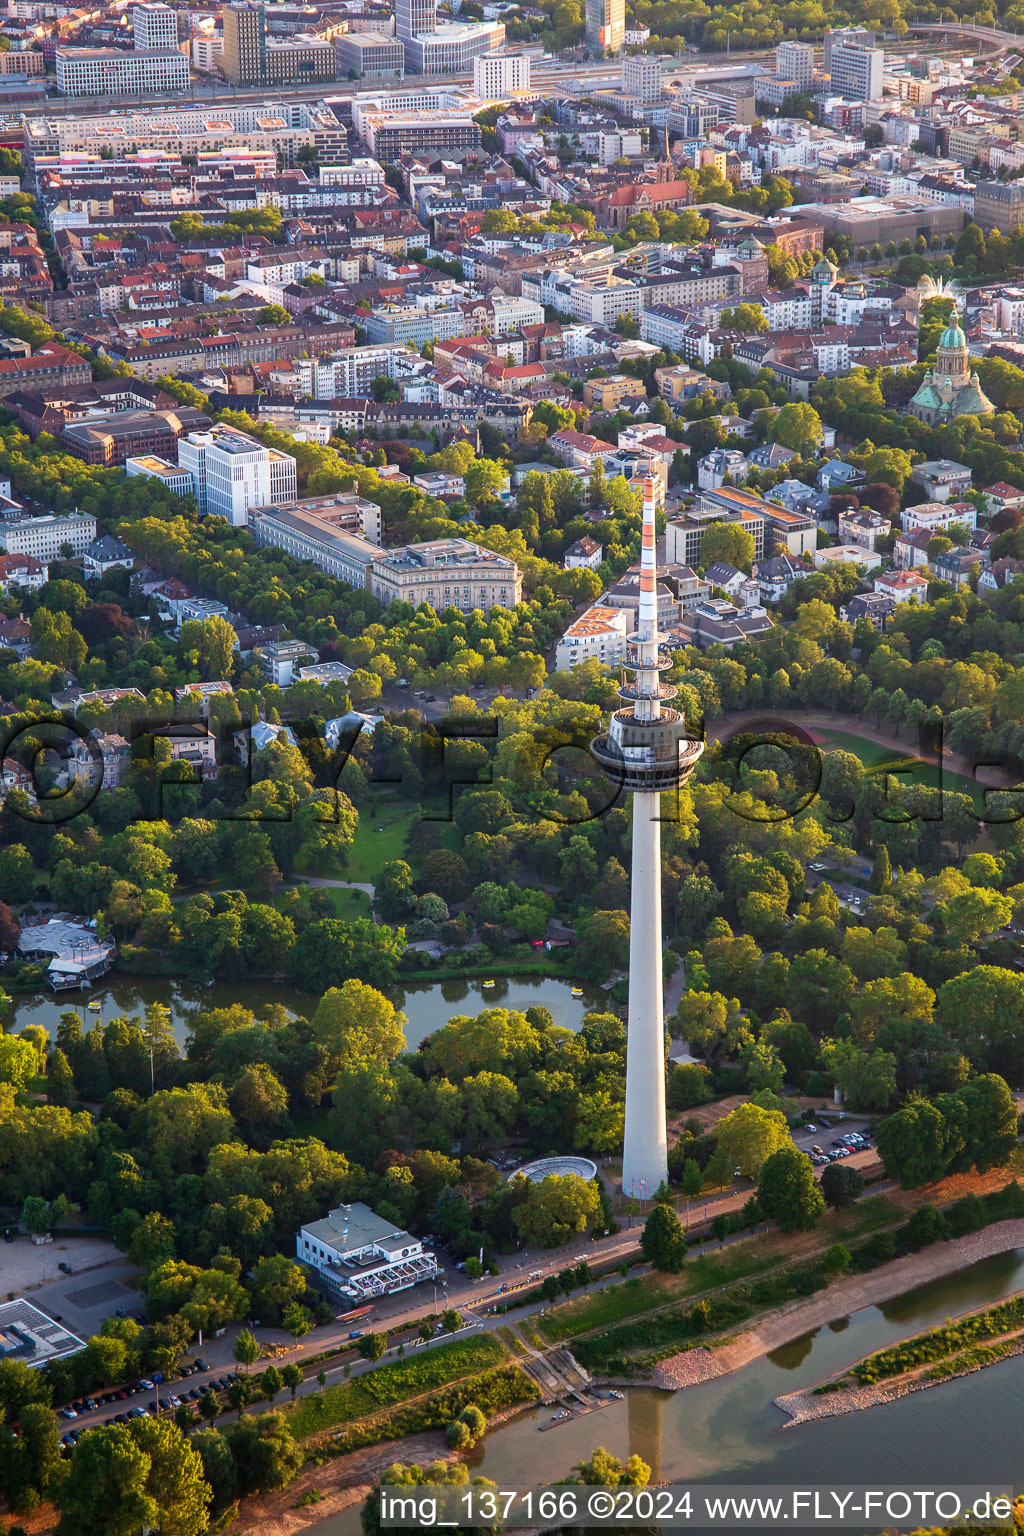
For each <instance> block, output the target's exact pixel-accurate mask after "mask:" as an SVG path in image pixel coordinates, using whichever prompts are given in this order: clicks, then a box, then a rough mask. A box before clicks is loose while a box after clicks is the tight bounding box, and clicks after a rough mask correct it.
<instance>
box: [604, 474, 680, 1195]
mask: <svg viewBox="0 0 1024 1536" xmlns="http://www.w3.org/2000/svg"><path fill="white" fill-rule="evenodd" d="M643 497H644V521H643V541H642V548H641V554H640V606H639V611H638V615H637V627H636V630H635V632H634V633H633V634H631V635H628V636H627V653H626V662H625V667H626V671H627V672H631V673H632V674H633V676H632V680H631V681H630V680H625V679H624V681H623V683H622V686H621V687H620V688H619V698H620V699H621V700H622V702H623V706H624V707H623V708H622V709H617V710H615V712H614V713H613V715H612V717H611V721H610V722H609V726H608V730H607V731H606V732H604V733H603V734H602V735H600V736H596V737H595V738H594V740H593V741H592V743H591V751H592V753H593V755H594V757H595V758H596V759H597V761H598V763H600V765H601V767H602V768H603V769H604V770H605V772H606V773H607V775H608V776H609V778H611V779H612V780H613V781H614V782H615V783H616V784H618V785H620V786H621V787H622V788H624V789H627V790H629V791H630V792H631V794H632V796H633V869H632V880H631V887H630V912H629V918H630V927H629V1023H628V1027H627V1036H626V1133H625V1142H624V1146H623V1156H622V1189H623V1193H624V1194H627V1195H632V1196H635V1197H636V1198H637V1199H638V1200H650V1199H651V1198H652V1197H653V1196H654V1193H655V1191H656V1190H657V1188H658V1186H659V1184H661V1183H662V1182H663V1181H664V1180H665V1179H667V1177H668V1140H667V1136H666V1130H665V999H664V988H663V985H662V946H661V796H662V794H663V792H665V791H667V790H673V789H675V788H676V787H677V786H678V785H680V784H685V783H686V781H687V779H688V778H689V777H690V774H691V773H692V772H693V770H694V768H695V766H696V764H697V759H698V758H699V757H700V755H701V753H702V752H703V751H704V743H703V742H701V741H690V740H688V739H687V736H686V722H685V721H684V719H683V716H682V713H681V712H680V711H679V710H678V709H672V708H670V707H669V705H670V701H671V700H672V699H674V698H675V696H676V692H677V690H676V689H675V688H673V687H671V686H670V685H669V684H667V683H663V682H661V680H660V674H661V673H662V672H664V671H666V670H667V669H668V668H669V667H671V665H672V663H671V662H670V661H667V660H663V659H661V658H660V657H659V654H658V646H659V642H660V641H661V640H662V639H663V638H664V637H663V636H662V635H661V634H660V633H659V631H658V598H657V576H658V573H657V563H656V557H655V547H654V545H655V531H654V481H653V480H651V479H647V480H644V482H643Z"/></svg>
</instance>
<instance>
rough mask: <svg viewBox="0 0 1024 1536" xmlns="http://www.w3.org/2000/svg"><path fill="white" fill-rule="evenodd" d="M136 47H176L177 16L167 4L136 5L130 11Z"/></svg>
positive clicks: (145, 48)
mask: <svg viewBox="0 0 1024 1536" xmlns="http://www.w3.org/2000/svg"><path fill="white" fill-rule="evenodd" d="M132 36H133V38H134V42H135V46H136V48H139V49H142V50H143V51H145V50H147V49H149V48H177V46H178V17H177V13H176V12H175V11H172V10H171V7H170V6H169V5H137V6H136V7H135V9H134V11H133V12H132Z"/></svg>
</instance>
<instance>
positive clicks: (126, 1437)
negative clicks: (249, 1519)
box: [57, 1419, 211, 1536]
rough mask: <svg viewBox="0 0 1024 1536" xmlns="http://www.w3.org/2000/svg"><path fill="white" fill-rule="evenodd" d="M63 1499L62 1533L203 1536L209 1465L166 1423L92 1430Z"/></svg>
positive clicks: (81, 1446)
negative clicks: (205, 1467)
mask: <svg viewBox="0 0 1024 1536" xmlns="http://www.w3.org/2000/svg"><path fill="white" fill-rule="evenodd" d="M57 1497H58V1504H59V1507H60V1524H59V1525H58V1527H57V1529H58V1532H59V1536H139V1533H140V1532H141V1531H142V1530H143V1529H146V1528H149V1529H154V1530H161V1531H165V1532H172V1531H173V1532H174V1533H175V1536H201V1533H202V1532H203V1531H205V1530H206V1529H207V1528H208V1526H209V1516H208V1514H207V1505H208V1503H209V1501H210V1497H211V1491H210V1487H209V1484H208V1483H207V1482H206V1479H205V1477H204V1476H203V1464H202V1461H201V1459H200V1457H199V1455H198V1454H197V1452H196V1451H195V1449H194V1448H193V1446H192V1445H191V1443H190V1442H189V1441H188V1440H186V1439H184V1438H183V1437H182V1435H181V1432H180V1431H179V1430H178V1429H177V1428H176V1426H175V1425H173V1424H170V1423H168V1422H167V1420H165V1419H137V1420H135V1421H133V1422H132V1423H131V1424H112V1425H110V1426H109V1427H107V1428H104V1429H91V1430H88V1431H87V1432H86V1433H85V1434H84V1435H83V1436H82V1438H81V1440H79V1442H78V1444H77V1445H76V1446H75V1454H74V1456H73V1457H72V1458H71V1468H70V1471H69V1473H68V1476H67V1478H66V1479H65V1481H64V1482H63V1483H62V1485H61V1487H60V1489H59V1492H58V1496H57Z"/></svg>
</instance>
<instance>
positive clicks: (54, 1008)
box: [11, 975, 607, 1050]
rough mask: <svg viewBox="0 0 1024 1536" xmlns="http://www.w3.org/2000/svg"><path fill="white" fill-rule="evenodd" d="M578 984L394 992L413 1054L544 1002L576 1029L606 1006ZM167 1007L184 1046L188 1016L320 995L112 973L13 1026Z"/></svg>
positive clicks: (509, 980)
mask: <svg viewBox="0 0 1024 1536" xmlns="http://www.w3.org/2000/svg"><path fill="white" fill-rule="evenodd" d="M572 990H573V984H572V983H571V982H568V981H561V980H558V979H555V978H552V977H544V976H528V977H522V978H515V977H508V976H497V977H495V979H494V986H493V987H485V986H484V984H483V982H482V981H477V980H474V981H466V980H449V981H435V982H421V983H419V984H418V985H416V986H412V987H408V988H406V989H405V990H404V991H403V990H401V989H400V988H393V989H391V991H390V996H391V997H392V999H393V1000H394V1002H395V1003H396V1004H397V1005H398V1006H399V1007H400V1008H401V1009H402V1011H403V1012H404V1013H405V1014H406V1016H407V1017H408V1020H409V1026H408V1028H407V1030H406V1034H405V1038H406V1042H407V1044H408V1045H409V1047H410V1049H413V1050H414V1049H415V1048H416V1047H417V1046H418V1045H419V1044H420V1042H421V1041H422V1040H425V1039H426V1037H427V1035H430V1034H433V1032H434V1030H435V1029H440V1028H441V1027H442V1026H443V1025H444V1024H446V1023H447V1022H448V1020H449V1019H450V1018H452V1017H453V1016H454V1015H455V1014H457V1013H468V1014H477V1013H480V1012H481V1011H482V1010H483V1009H484V1008H496V1007H500V1008H518V1009H523V1010H525V1009H527V1008H530V1007H533V1006H534V1005H542V1006H543V1007H545V1008H548V1009H550V1011H551V1015H552V1018H553V1019H554V1021H555V1023H556V1024H561V1025H564V1026H565V1027H566V1028H568V1029H574V1030H578V1029H579V1028H580V1025H581V1024H582V1022H583V1016H584V1014H585V1013H586V1012H587V1010H588V1009H591V1008H599V1007H602V1006H607V1004H606V1003H605V1002H603V1001H602V1000H603V998H604V994H603V993H601V992H598V991H595V990H594V989H593V988H590V987H586V988H584V989H583V992H584V996H583V997H578V998H577V997H573V995H572ZM90 1002H98V1003H99V1004H100V1009H99V1011H98V1012H96V1013H90V1012H89V1011H88V1004H89V1003H90ZM153 1002H157V1003H164V1004H165V1005H166V1006H167V1007H168V1008H169V1009H170V1010H171V1020H172V1023H173V1026H174V1034H175V1038H176V1039H177V1041H178V1044H179V1045H182V1046H184V1044H185V1040H186V1038H187V1036H188V1030H189V1022H188V1021H189V1017H190V1015H191V1014H192V1013H193V1012H194V1011H195V1010H197V1009H201V1008H227V1007H229V1006H230V1005H231V1004H232V1003H241V1004H242V1006H243V1007H245V1008H251V1009H252V1010H253V1011H254V1012H255V1013H257V1014H258V1013H259V1012H260V1011H261V1010H262V1009H263V1008H265V1007H266V1005H267V1004H268V1003H281V1004H283V1005H284V1007H286V1008H289V1009H291V1011H292V1012H293V1013H296V1014H304V1015H305V1016H306V1017H307V1018H308V1017H309V1016H310V1015H311V1014H312V1013H313V1011H314V1009H315V1008H316V1005H317V1002H318V998H317V995H316V993H315V992H300V991H298V990H297V989H295V988H294V987H289V986H286V985H284V984H283V983H275V982H267V981H258V982H248V983H246V982H237V981H215V982H214V983H213V984H212V985H211V986H203V985H202V984H201V983H198V982H179V981H171V980H170V979H168V978H165V977H145V978H139V979H136V978H134V977H124V976H117V975H114V976H113V977H112V978H110V979H109V980H105V981H103V982H101V983H100V985H99V986H97V987H94V988H93V989H92V990H91V991H89V992H74V993H65V994H64V995H63V996H54V995H53V994H52V993H50V992H46V993H45V994H44V993H40V994H39V995H38V996H35V997H30V998H23V999H22V998H19V999H17V1000H16V1003H15V1016H14V1019H13V1022H12V1025H11V1027H12V1028H13V1029H15V1030H19V1029H24V1027H25V1025H26V1024H41V1025H42V1026H43V1028H44V1029H45V1030H46V1031H47V1032H48V1033H49V1034H51V1035H52V1034H54V1033H55V1031H56V1029H57V1025H58V1024H59V1023H60V1016H61V1014H62V1013H64V1012H66V1011H67V1010H68V1009H77V1010H78V1012H79V1014H80V1016H81V1018H82V1021H83V1023H84V1024H85V1026H86V1027H88V1026H89V1024H90V1023H95V1022H96V1021H97V1020H99V1021H101V1022H102V1023H106V1022H107V1021H108V1020H109V1019H116V1018H118V1017H119V1016H121V1015H125V1016H126V1017H129V1018H130V1017H132V1016H133V1015H138V1016H141V1014H142V1012H143V1010H144V1009H145V1007H146V1004H147V1003H153Z"/></svg>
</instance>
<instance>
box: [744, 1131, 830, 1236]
mask: <svg viewBox="0 0 1024 1536" xmlns="http://www.w3.org/2000/svg"><path fill="white" fill-rule="evenodd" d="M757 1198H758V1203H759V1204H760V1206H761V1208H762V1210H763V1211H764V1212H765V1214H766V1215H767V1216H770V1217H771V1218H772V1219H773V1220H774V1221H776V1222H777V1223H778V1225H779V1228H780V1230H781V1231H783V1232H806V1231H808V1230H809V1229H810V1228H811V1227H813V1226H816V1225H817V1222H818V1219H819V1217H820V1216H821V1213H822V1211H823V1210H824V1209H825V1200H824V1197H823V1196H822V1193H821V1190H820V1189H819V1188H818V1184H817V1181H816V1180H815V1177H814V1167H813V1165H812V1163H811V1160H810V1158H809V1157H808V1156H807V1153H806V1152H798V1151H797V1149H796V1147H783V1148H781V1149H780V1150H779V1151H778V1152H773V1153H772V1154H771V1156H770V1157H769V1158H767V1159H766V1160H765V1163H764V1167H763V1168H762V1169H761V1177H760V1178H759V1179H758V1183H757Z"/></svg>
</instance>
